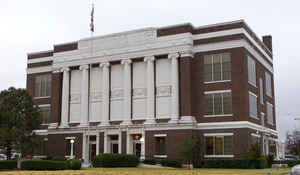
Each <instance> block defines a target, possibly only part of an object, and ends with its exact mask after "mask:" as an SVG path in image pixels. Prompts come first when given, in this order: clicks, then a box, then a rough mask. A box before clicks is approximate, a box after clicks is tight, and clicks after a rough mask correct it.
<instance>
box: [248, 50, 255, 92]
mask: <svg viewBox="0 0 300 175" xmlns="http://www.w3.org/2000/svg"><path fill="white" fill-rule="evenodd" d="M249 62H251V63H254V77H255V78H254V80H255V83H254V82H251V81H250V73H251V72H250V70H249ZM247 69H248V83H249V84H251V85H252V86H254V87H257V86H256V84H257V82H256V62H255V60H254V59H253V58H252V57H250V56H249V55H248V58H247Z"/></svg>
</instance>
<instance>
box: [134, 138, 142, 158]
mask: <svg viewBox="0 0 300 175" xmlns="http://www.w3.org/2000/svg"><path fill="white" fill-rule="evenodd" d="M141 152H142V144H141V143H140V142H139V141H134V142H133V154H134V155H136V157H137V158H140V157H141Z"/></svg>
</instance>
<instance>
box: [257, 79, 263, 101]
mask: <svg viewBox="0 0 300 175" xmlns="http://www.w3.org/2000/svg"><path fill="white" fill-rule="evenodd" d="M258 81H259V96H260V97H259V101H260V104H262V105H263V104H264V82H263V79H262V78H259V80H258Z"/></svg>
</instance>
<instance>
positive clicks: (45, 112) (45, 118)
mask: <svg viewBox="0 0 300 175" xmlns="http://www.w3.org/2000/svg"><path fill="white" fill-rule="evenodd" d="M40 113H41V115H42V124H46V123H48V122H49V118H50V115H51V108H50V106H47V107H40Z"/></svg>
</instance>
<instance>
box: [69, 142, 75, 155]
mask: <svg viewBox="0 0 300 175" xmlns="http://www.w3.org/2000/svg"><path fill="white" fill-rule="evenodd" d="M74 142H75V141H74V140H73V139H71V140H70V143H71V156H70V158H71V159H73V157H74V156H73V152H74V151H73V144H74Z"/></svg>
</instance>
